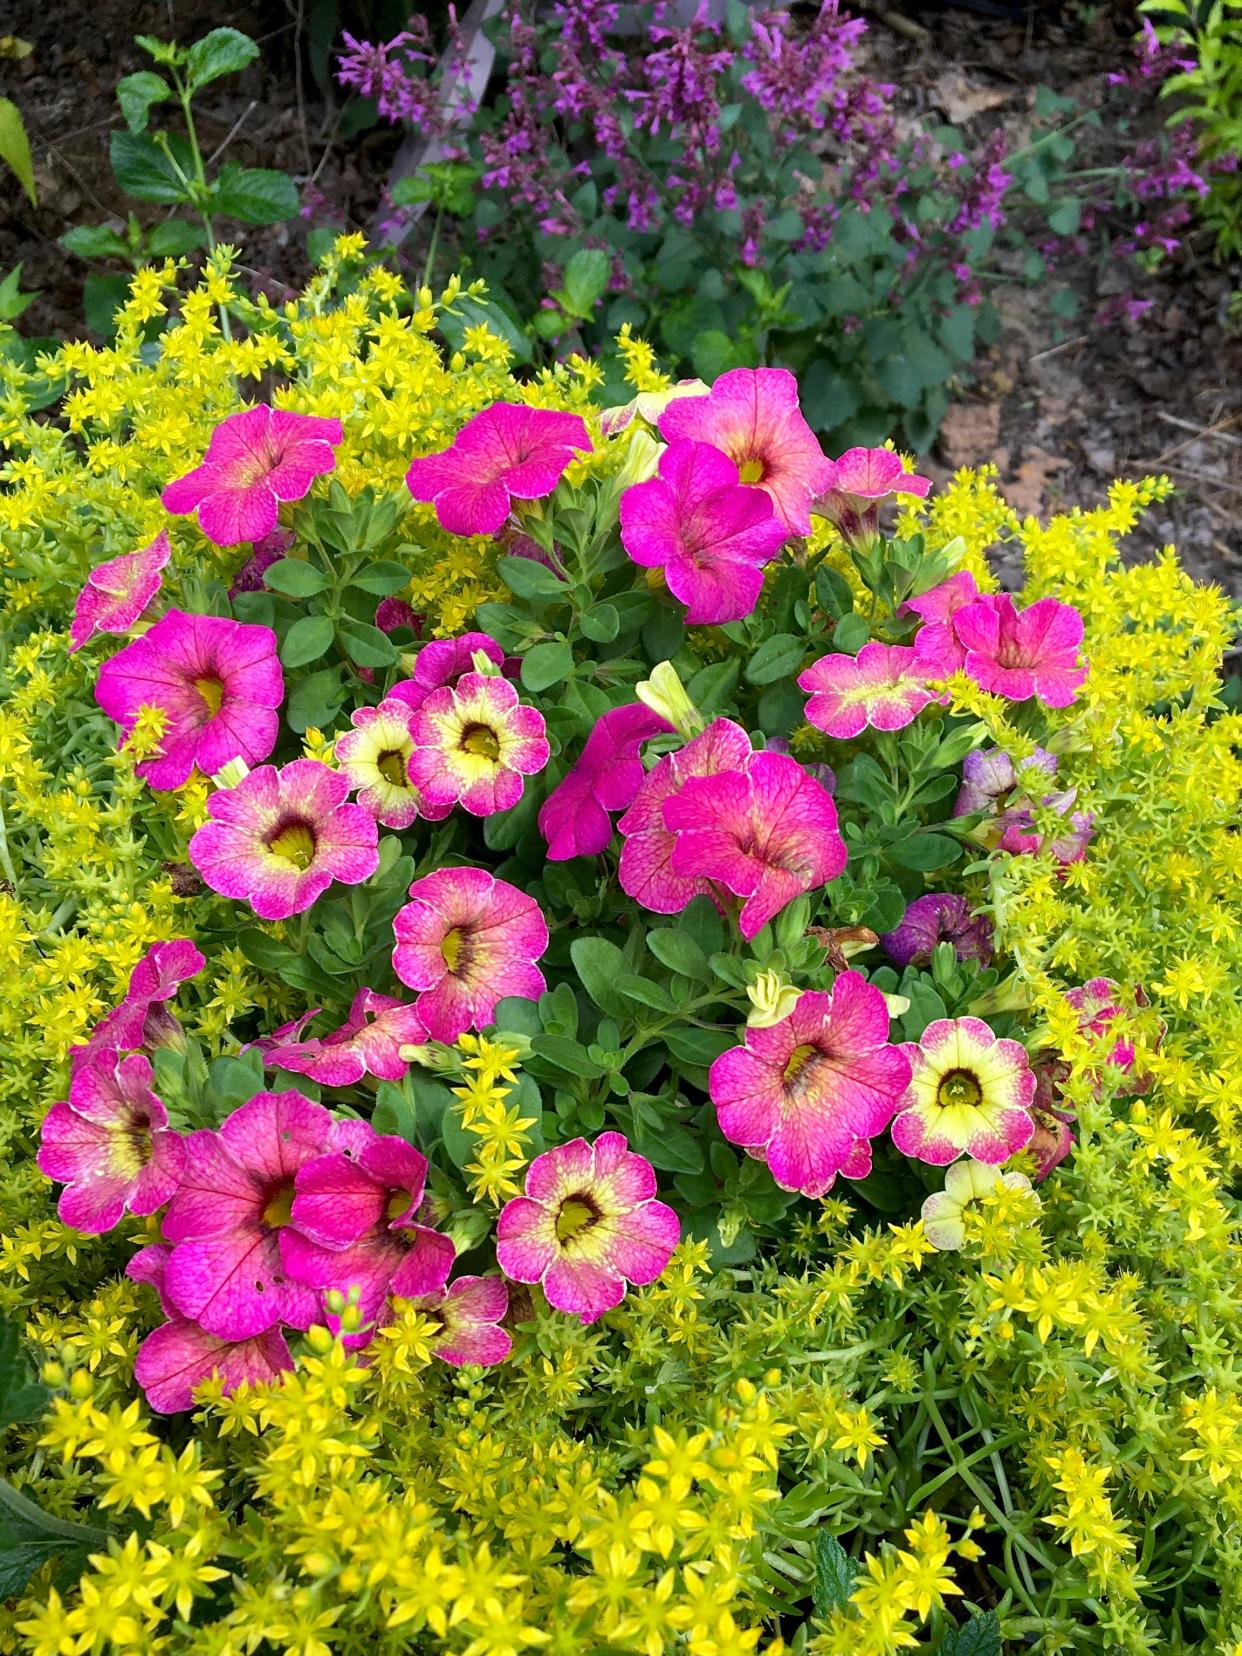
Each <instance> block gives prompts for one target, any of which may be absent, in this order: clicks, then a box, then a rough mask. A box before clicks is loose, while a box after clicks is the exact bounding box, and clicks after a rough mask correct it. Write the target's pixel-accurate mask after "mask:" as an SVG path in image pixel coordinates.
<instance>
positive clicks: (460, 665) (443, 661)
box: [388, 632, 522, 709]
mask: <svg viewBox="0 0 1242 1656" xmlns="http://www.w3.org/2000/svg"><path fill="white" fill-rule="evenodd" d="M480 651H482V653H483V654H484V655H485V656H486V657H487V659H488V660H489V661H490V662H493V663H494V664H495V665H496V666H497V667H499V668H500V670H501V673H502V675H503V676H504V677H505V678H516V677H517V674H518V669H519V668H520V667H521V665H522V663H521V661H520V660H519V659H518V657H516V656H507V655H506V654H505V652H504V651H503V650H502V649H501V647H500V645H499V644H497V642H496V640H495V639H494V638H493V637H492V636H491V634H490V633H484V632H469V633H462V634H461V635H460V636H459V637H457V638H433V639H432V641H431V643H430V644H424V645H423V647H422V649H421V650H419V651H418V652H417V653H416V654H415V656H414V658H413V659H414V670H413V672H412V674H411V676H410V677H409V678H408V679H402V680H401V681H400V682H399V683H397V684H394V685H393V687H392V689H391V690H390V691H389V692H388V694H389V696H391V697H394V698H395V699H396V700H397V701H401V702H404V703H405V704H406V706H407V707H410V708H414V709H418V708H420V707H421V706H422V705H423V703H424V702H425V701H426V700H427V697H428V696H429V695H430V694H431V692H432V691H433V690H439V689H441V688H442V687H443V686H445V685H447V686H448V688H449V689H450V690H451V689H452V688H453V687H454V686H455V685H456V684H457V681H458V680H459V679H461V678H464V677H465V675H466V674H467V673H474V672H477V671H478V669H477V667H476V666H475V664H474V658H475V656H476V655H478V654H479V652H480ZM402 659H403V660H407V661H408V660H409V659H410V658H409V657H408V656H406V657H403V658H402Z"/></svg>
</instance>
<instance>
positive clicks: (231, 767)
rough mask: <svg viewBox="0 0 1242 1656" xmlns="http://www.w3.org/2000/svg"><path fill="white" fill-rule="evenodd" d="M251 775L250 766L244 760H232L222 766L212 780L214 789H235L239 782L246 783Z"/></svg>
mask: <svg viewBox="0 0 1242 1656" xmlns="http://www.w3.org/2000/svg"><path fill="white" fill-rule="evenodd" d="M249 775H250V766H249V765H248V764H247V763H246V761H245V760H244V759H241V758H236V759H230V760H229V761H228V763H227V764H224V765H221V766H220V769H219V770H218V771H216V772H215V774H214V775H213V776H212V778H211V783H212V786H213V787H214V788H235V787H236V786H237V784H238V783H239V782H244V781H245V779H246V777H248V776H249Z"/></svg>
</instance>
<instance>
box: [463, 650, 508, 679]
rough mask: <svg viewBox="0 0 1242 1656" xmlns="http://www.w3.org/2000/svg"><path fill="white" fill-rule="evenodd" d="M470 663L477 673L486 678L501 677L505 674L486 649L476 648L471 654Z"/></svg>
mask: <svg viewBox="0 0 1242 1656" xmlns="http://www.w3.org/2000/svg"><path fill="white" fill-rule="evenodd" d="M470 665H471V667H472V668H473V669H474V671H475V672H476V673H481V674H482V675H483V677H484V678H500V677H502V676H503V675H502V674H501V670H500V668H499V666H498V665H497V664H496V662H494V661H493V660H492V658H491V656H489V655H488V653H487V652H486V650H474V651H473V652H472V653H471V656H470Z"/></svg>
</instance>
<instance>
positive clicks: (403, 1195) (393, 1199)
mask: <svg viewBox="0 0 1242 1656" xmlns="http://www.w3.org/2000/svg"><path fill="white" fill-rule="evenodd" d="M413 1200H414V1198H413V1197H412V1196H411V1195H410V1193H409V1191H408V1190H394V1191H393V1193H392V1195H391V1196H390V1197H389V1198H388V1205H387V1206H386V1207H385V1209H384V1217H385V1218H386V1219H400V1217H401V1215H402V1214H403V1213H408V1212H409V1211H410V1203H411V1202H412V1201H413Z"/></svg>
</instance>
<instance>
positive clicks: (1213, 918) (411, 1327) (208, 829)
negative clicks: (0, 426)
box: [0, 241, 1242, 1656]
mask: <svg viewBox="0 0 1242 1656" xmlns="http://www.w3.org/2000/svg"><path fill="white" fill-rule="evenodd" d="M361 253H362V250H361V248H360V247H359V246H358V245H357V244H356V243H354V242H352V241H346V242H343V243H341V244H338V246H337V248H336V249H335V251H334V252H333V254H332V255H331V257H330V259H329V261H328V262H327V264H326V266H325V268H324V269H323V270H322V271H321V272H320V273H319V275H318V276H317V277H316V278H315V279H314V281H313V282H312V283H311V285H310V286H309V287H308V289H307V290H306V292H305V293H304V294H303V295H302V296H301V297H300V298H299V300H298V301H296V302H293V303H290V304H289V305H287V306H283V307H280V308H275V307H273V306H271V305H270V304H268V303H267V302H265V301H264V300H262V299H258V300H256V299H252V298H250V297H249V296H248V295H247V293H246V292H245V290H244V288H243V287H242V286H241V284H240V282H239V280H238V278H237V276H236V273H235V272H234V270H233V268H232V266H231V263H230V260H229V257H228V255H227V253H226V252H225V251H224V250H219V251H217V253H215V254H214V255H213V256H212V257H211V258H210V259H209V261H208V266H207V270H206V272H205V275H204V278H203V280H202V281H201V282H200V283H199V284H198V285H197V286H195V287H193V288H191V289H190V290H189V291H188V292H186V293H184V294H178V293H177V291H176V285H175V277H176V272H175V271H174V270H173V269H171V268H165V269H162V270H161V269H154V270H150V271H144V272H142V273H140V274H139V276H138V277H137V278H136V280H135V283H134V285H133V289H132V292H131V297H130V299H129V301H128V302H127V304H126V305H125V306H124V307H123V308H122V311H121V313H120V315H119V326H118V333H117V337H116V340H115V342H114V343H112V344H111V345H109V346H107V347H105V348H102V349H95V348H92V347H89V346H85V345H78V344H71V345H66V346H64V347H63V348H62V349H61V350H60V351H59V352H58V353H57V354H56V358H55V360H54V361H48V362H41V363H40V364H39V365H38V366H39V371H40V378H39V380H38V382H37V383H38V384H39V385H43V384H44V383H45V382H46V381H47V380H49V379H51V380H58V379H61V378H63V379H64V380H65V382H66V384H67V390H66V393H65V396H64V399H63V401H62V403H61V404H60V407H59V410H58V412H59V416H60V417H59V419H58V420H56V421H54V422H53V421H48V420H46V419H42V418H34V417H32V416H31V415H30V414H28V413H27V412H26V411H25V406H24V405H25V400H26V396H27V391H28V386H29V383H30V380H31V376H29V375H27V374H26V373H25V371H24V370H22V369H21V368H19V367H16V366H14V365H11V364H10V365H6V366H5V367H4V368H3V369H2V370H0V371H2V372H3V374H4V376H5V380H6V392H7V394H6V399H5V402H4V417H5V420H6V425H5V429H4V434H3V435H4V441H5V444H6V448H7V452H8V453H9V455H10V456H11V458H10V459H9V460H8V462H7V463H6V465H5V468H4V473H3V489H2V490H0V526H2V527H0V532H2V533H3V535H4V539H5V548H6V554H7V560H6V561H7V566H8V568H9V570H10V572H11V573H10V575H9V577H8V581H7V585H6V588H5V591H4V634H3V648H4V655H3V681H2V694H3V705H2V710H0V805H2V807H3V817H2V819H0V821H2V823H3V837H2V838H0V867H2V870H3V878H4V880H5V882H6V889H5V890H4V891H3V892H2V893H0V948H2V949H3V955H4V960H5V963H6V968H7V974H8V975H7V977H6V987H7V990H8V992H7V993H6V996H5V998H4V1001H3V1003H2V1004H0V1041H2V1042H3V1044H4V1052H5V1064H4V1066H3V1072H2V1075H0V1079H2V1082H3V1087H4V1094H5V1104H4V1109H3V1113H2V1114H0V1127H2V1130H3V1132H4V1134H5V1142H6V1149H7V1154H6V1157H5V1161H4V1168H3V1172H2V1173H0V1179H2V1180H3V1188H4V1193H5V1212H6V1220H7V1223H6V1234H5V1236H4V1238H3V1241H2V1243H0V1254H2V1257H3V1277H2V1278H0V1308H2V1309H3V1311H4V1312H5V1314H6V1316H7V1317H8V1319H9V1322H10V1325H11V1332H10V1333H9V1335H8V1336H7V1337H6V1339H5V1342H4V1343H3V1344H2V1345H0V1357H2V1359H3V1361H2V1362H0V1375H2V1376H3V1378H4V1386H5V1391H4V1395H3V1401H4V1404H5V1409H6V1423H7V1424H8V1425H10V1426H11V1428H12V1430H11V1435H9V1436H8V1437H7V1438H6V1440H5V1470H6V1476H7V1479H8V1482H7V1483H4V1484H0V1507H2V1508H3V1513H4V1516H3V1519H2V1523H3V1528H0V1567H2V1568H3V1571H4V1574H3V1576H0V1581H2V1582H3V1585H4V1588H5V1590H6V1592H9V1593H11V1594H12V1595H13V1598H12V1602H11V1604H10V1606H9V1607H8V1608H7V1609H5V1610H4V1611H2V1612H0V1648H5V1649H11V1650H14V1651H23V1652H31V1653H33V1656H41V1653H43V1652H45V1651H46V1652H49V1653H50V1652H53V1651H59V1650H61V1649H63V1648H64V1646H65V1642H66V1641H69V1642H70V1643H71V1644H72V1645H73V1647H74V1648H75V1649H82V1650H90V1649H96V1650H137V1649H142V1650H161V1649H167V1650H177V1651H183V1650H184V1651H204V1652H207V1651H215V1652H224V1651H232V1650H246V1649H258V1648H262V1647H263V1646H264V1645H267V1646H268V1647H270V1648H273V1649H276V1650H281V1651H296V1652H312V1651H313V1652H320V1651H337V1650H341V1651H346V1652H348V1651H351V1650H364V1649H366V1650H373V1649H376V1648H379V1649H391V1650H400V1649H427V1650H433V1649H434V1650H439V1649H444V1650H450V1651H458V1652H469V1653H471V1656H485V1653H486V1656H493V1653H494V1656H502V1653H504V1656H508V1653H512V1652H517V1651H522V1650H530V1649H546V1650H549V1651H559V1652H566V1653H570V1652H573V1653H578V1652H581V1653H584V1656H585V1653H587V1652H600V1653H603V1652H610V1651H613V1650H621V1651H635V1652H640V1651H641V1652H659V1651H665V1650H677V1649H685V1650H687V1651H689V1652H695V1653H700V1652H701V1653H703V1656H714V1653H716V1652H723V1651H736V1650H742V1651H746V1650H768V1651H773V1652H781V1651H790V1650H796V1651H818V1652H846V1651H849V1652H854V1653H857V1652H863V1653H872V1652H874V1653H877V1656H881V1653H882V1656H887V1653H890V1652H897V1651H900V1650H903V1649H909V1648H921V1649H924V1650H927V1651H941V1652H946V1653H949V1656H952V1653H953V1652H954V1651H957V1652H961V1651H963V1650H975V1651H980V1650H989V1651H999V1650H1001V1649H1002V1648H1005V1647H1006V1646H1008V1648H1012V1649H1020V1648H1024V1647H1028V1646H1030V1647H1037V1648H1042V1649H1047V1650H1084V1651H1087V1650H1099V1649H1102V1648H1107V1649H1117V1650H1121V1651H1127V1652H1128V1651H1134V1652H1139V1651H1151V1650H1158V1649H1159V1650H1163V1649H1181V1650H1186V1651H1191V1650H1202V1651H1204V1652H1206V1651H1208V1650H1218V1649H1230V1648H1232V1645H1233V1644H1236V1643H1237V1642H1238V1641H1239V1639H1240V1638H1242V1626H1240V1625H1239V1622H1238V1619H1237V1612H1236V1595H1237V1583H1236V1580H1235V1571H1234V1566H1233V1561H1232V1560H1233V1545H1232V1526H1233V1525H1234V1523H1235V1522H1236V1510H1235V1509H1236V1507H1237V1504H1238V1490H1239V1488H1242V1483H1240V1482H1239V1464H1238V1463H1239V1455H1240V1453H1242V1450H1240V1448H1239V1445H1242V1408H1240V1406H1239V1402H1238V1398H1237V1391H1236V1379H1235V1376H1234V1369H1235V1367H1236V1360H1237V1359H1236V1354H1237V1351H1238V1348H1239V1328H1238V1303H1239V1299H1238V1293H1239V1264H1238V1261H1239V1256H1238V1248H1237V1242H1236V1236H1235V1232H1236V1219H1237V1215H1236V1204H1235V1202H1234V1199H1233V1197H1232V1194H1231V1181H1232V1180H1233V1179H1234V1177H1235V1176H1236V1171H1237V1166H1238V1163H1239V1160H1242V1140H1239V1137H1238V1131H1237V1124H1236V1121H1235V1119H1234V1117H1235V1113H1236V1112H1235V1111H1234V1108H1233V1102H1232V1090H1231V1087H1230V1083H1229V1065H1230V1062H1231V1054H1232V1052H1233V1051H1234V1049H1235V1048H1236V1044H1237V1037H1238V1017H1239V1011H1238V992H1237V985H1238V973H1237V967H1238V960H1237V947H1236V940H1235V939H1234V938H1233V936H1232V933H1231V932H1230V930H1229V927H1228V925H1227V924H1226V923H1222V916H1221V911H1220V908H1219V904H1218V902H1217V900H1216V894H1217V893H1218V892H1219V891H1220V890H1221V889H1223V888H1226V887H1227V885H1228V882H1229V880H1230V878H1231V875H1232V873H1233V870H1234V868H1235V865H1236V845H1235V841H1236V835H1235V834H1234V832H1233V818H1234V815H1235V811H1236V797H1237V783H1238V760H1237V757H1236V749H1237V746H1238V734H1239V733H1238V728H1237V725H1238V721H1237V716H1236V714H1233V713H1231V712H1229V711H1228V710H1227V708H1226V705H1225V702H1224V700H1223V697H1222V693H1221V681H1220V676H1219V670H1220V661H1221V657H1222V654H1223V652H1224V650H1225V649H1226V648H1227V647H1228V645H1229V643H1230V641H1231V638H1232V635H1233V630H1234V617H1233V615H1232V613H1231V611H1230V608H1229V606H1228V604H1227V603H1226V601H1225V600H1224V598H1223V597H1222V596H1221V595H1220V594H1219V593H1217V592H1216V591H1214V590H1213V589H1211V588H1199V587H1196V586H1195V585H1194V584H1193V583H1192V582H1190V581H1189V579H1188V578H1187V577H1186V576H1185V575H1184V574H1183V573H1182V572H1181V571H1180V570H1179V568H1178V566H1177V563H1176V560H1175V558H1174V556H1173V554H1172V553H1171V552H1170V553H1167V554H1165V555H1164V556H1162V557H1161V558H1159V559H1158V560H1156V561H1155V562H1154V563H1151V564H1147V565H1138V566H1135V567H1124V566H1123V565H1122V564H1121V562H1120V560H1119V558H1118V542H1119V540H1120V539H1121V538H1122V537H1123V536H1124V535H1125V534H1126V533H1127V532H1128V531H1130V530H1131V529H1132V528H1133V527H1134V525H1135V523H1136V521H1137V519H1138V516H1139V514H1140V513H1141V511H1142V509H1143V507H1144V506H1146V505H1148V504H1150V503H1151V502H1153V501H1155V500H1157V499H1159V498H1160V497H1161V496H1162V495H1163V494H1164V493H1165V492H1166V491H1167V485H1166V484H1165V483H1164V482H1162V481H1160V480H1148V481H1146V482H1141V483H1137V484H1118V485H1116V486H1115V488H1114V490H1113V491H1112V493H1111V494H1110V498H1109V500H1108V502H1107V503H1106V505H1104V506H1103V507H1101V508H1098V509H1095V510H1090V511H1079V512H1074V513H1071V514H1067V515H1066V516H1064V517H1061V518H1058V519H1054V520H1053V521H1052V522H1051V523H1050V524H1048V525H1041V524H1039V523H1038V522H1036V521H1035V520H1027V521H1025V522H1019V521H1018V520H1017V518H1016V517H1015V516H1014V514H1013V513H1012V512H1011V511H1010V510H1009V508H1008V507H1007V506H1006V505H1005V503H1004V502H1003V500H1002V499H1001V498H1000V497H999V495H998V493H997V491H996V488H995V484H994V474H993V473H992V472H991V471H990V470H989V468H988V467H987V466H986V465H984V466H982V467H981V468H980V469H979V470H978V471H974V472H963V473H961V474H959V476H958V477H957V478H956V479H954V480H953V482H952V483H951V484H950V485H949V486H948V487H947V488H946V489H945V490H943V491H941V492H939V493H933V492H931V491H930V488H929V486H928V484H927V481H926V480H925V479H923V478H920V477H918V476H917V475H916V474H915V473H914V472H912V471H911V470H910V469H909V467H908V466H907V464H906V463H905V462H904V461H903V460H902V458H901V457H900V456H899V455H897V454H896V453H895V452H894V451H893V450H891V449H888V448H883V449H877V450H872V451H854V452H847V453H845V454H842V455H837V456H827V455H825V454H824V453H823V451H822V450H821V448H820V446H819V444H818V442H817V441H816V440H815V438H814V437H813V435H812V433H811V431H810V428H809V426H808V425H807V423H806V421H805V419H804V417H803V415H802V413H801V412H800V407H799V400H798V388H797V385H796V382H794V381H793V379H792V376H789V375H787V374H784V373H782V372H781V371H779V370H770V369H769V370H752V369H748V368H744V367H743V368H740V369H735V370H731V371H729V372H727V373H725V374H724V375H722V376H720V377H718V378H717V379H716V380H715V382H714V383H713V384H712V385H710V386H708V385H706V384H700V385H691V386H687V385H684V384H682V385H676V384H672V383H669V382H668V380H667V379H666V378H665V377H664V376H663V375H662V374H661V373H660V371H659V369H658V367H657V365H656V363H655V361H654V358H653V355H652V353H651V351H650V350H649V349H648V348H647V347H646V346H644V345H643V344H642V343H641V342H640V341H638V340H637V339H635V338H634V337H632V336H631V335H629V334H623V335H622V337H621V339H620V340H619V342H618V348H619V350H620V352H621V355H622V357H623V359H624V360H625V362H626V364H627V369H628V372H629V375H630V379H631V384H630V391H631V393H632V395H631V397H630V399H629V401H628V402H626V403H624V404H620V405H616V404H614V405H612V406H608V407H602V406H601V403H600V400H599V396H600V386H601V382H602V375H601V372H600V370H599V368H598V366H597V365H596V364H595V363H593V362H591V361H590V360H588V359H586V358H575V359H572V360H571V361H570V362H568V363H566V364H564V365H562V366H559V367H557V368H554V369H548V370H545V371H543V372H542V373H540V374H537V375H534V376H532V377H531V378H529V379H526V380H517V379H515V378H514V377H513V376H512V375H511V373H510V371H509V355H508V351H507V348H506V346H505V345H504V343H503V341H501V340H500V339H499V338H498V337H497V336H495V335H493V334H491V333H490V331H489V330H488V329H487V328H485V327H483V326H480V325H477V324H469V325H468V330H467V332H466V333H465V334H464V335H463V338H462V345H461V347H460V349H458V350H456V351H453V352H452V353H451V354H449V355H447V356H446V355H445V354H443V353H442V352H441V350H440V349H439V348H438V347H437V345H436V343H435V340H434V337H433V336H434V335H435V333H436V332H437V331H440V332H441V333H443V332H444V330H445V323H446V320H447V322H448V326H449V328H452V326H453V313H454V311H457V312H458V315H459V316H460V307H462V305H463V300H464V299H466V298H473V299H475V300H476V301H482V300H483V299H484V298H485V296H484V295H483V294H481V293H480V292H478V291H477V290H476V291H475V292H473V293H470V292H467V291H466V290H463V289H462V288H461V287H460V286H459V285H457V284H450V285H449V287H448V288H447V289H446V290H445V291H444V292H443V293H441V294H439V295H436V294H434V293H433V292H431V291H430V290H419V291H416V292H409V291H408V290H406V289H405V288H404V287H403V285H402V283H401V282H400V281H399V280H398V279H397V278H395V277H394V276H392V275H391V274H390V273H389V272H387V271H386V270H384V269H383V268H382V267H379V266H374V265H362V264H360V263H358V262H357V261H358V260H359V259H360V258H361ZM222 311H223V312H224V313H226V314H227V318H228V327H227V330H226V329H225V327H224V326H223V324H222V320H221V312H222ZM153 319H158V320H160V321H161V323H162V324H163V326H162V329H161V331H160V332H159V334H158V337H157V338H156V339H155V340H154V342H153V346H152V344H151V343H148V340H147V334H148V329H149V324H150V322H151V321H152V320H153ZM996 543H1012V544H1013V545H1014V546H1015V547H1016V548H1018V549H1020V550H1021V551H1022V553H1023V558H1024V568H1025V584H1024V587H1023V589H1022V591H1021V592H1020V593H1018V594H1015V595H1010V594H1006V593H1003V592H1001V591H999V590H998V588H997V584H996V581H995V579H994V577H993V576H992V574H991V573H990V570H989V567H988V562H987V558H986V553H987V550H988V549H989V548H990V547H991V546H993V545H994V544H996ZM1209 779H1210V785H1209ZM53 1204H55V1205H53Z"/></svg>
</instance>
